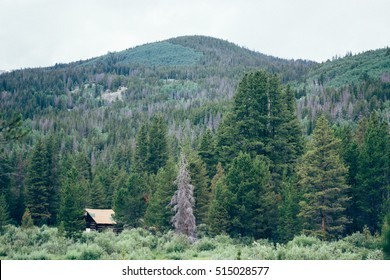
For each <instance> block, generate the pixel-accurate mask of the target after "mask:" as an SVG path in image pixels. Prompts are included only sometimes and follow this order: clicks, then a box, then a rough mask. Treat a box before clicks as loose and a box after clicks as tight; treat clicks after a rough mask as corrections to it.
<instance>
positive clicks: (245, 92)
mask: <svg viewBox="0 0 390 280" xmlns="http://www.w3.org/2000/svg"><path fill="white" fill-rule="evenodd" d="M216 139H217V141H216V142H217V143H216V154H217V155H218V159H220V160H221V162H222V164H223V165H224V166H226V165H227V164H229V163H231V161H232V160H233V158H235V157H236V156H237V155H238V153H239V152H240V151H242V152H245V153H249V154H250V155H251V156H253V157H254V156H256V155H265V156H267V157H268V158H269V159H270V160H271V162H270V170H271V172H272V176H273V178H274V179H273V184H274V185H276V186H279V184H280V182H281V178H282V177H283V176H285V175H287V176H291V175H292V174H293V173H294V170H295V162H296V160H297V158H298V157H299V156H300V155H301V154H302V151H303V139H302V131H301V127H300V124H299V120H298V117H297V114H296V104H295V99H294V94H293V92H292V90H291V89H290V87H287V88H284V87H283V86H282V85H281V82H280V80H279V78H278V77H277V76H276V75H274V74H269V73H267V72H265V71H256V72H253V73H249V74H246V75H245V76H244V77H243V78H242V80H241V81H240V83H239V85H238V88H237V91H236V94H235V96H234V100H233V109H232V111H231V113H230V114H228V116H227V117H226V118H225V120H224V122H223V123H222V125H221V126H220V128H219V129H218V131H217V137H216Z"/></svg>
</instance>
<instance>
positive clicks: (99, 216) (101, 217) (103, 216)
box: [84, 208, 116, 232]
mask: <svg viewBox="0 0 390 280" xmlns="http://www.w3.org/2000/svg"><path fill="white" fill-rule="evenodd" d="M114 215H115V212H114V210H112V209H91V208H87V209H85V213H84V218H85V223H86V231H87V232H89V231H99V232H100V231H103V230H106V229H109V230H113V231H116V228H115V226H116V222H115V220H114V217H113V216H114Z"/></svg>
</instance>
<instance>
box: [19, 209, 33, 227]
mask: <svg viewBox="0 0 390 280" xmlns="http://www.w3.org/2000/svg"><path fill="white" fill-rule="evenodd" d="M33 226H34V221H33V219H32V218H31V213H30V210H29V209H28V208H26V211H24V214H23V217H22V224H21V228H22V229H27V228H31V227H33Z"/></svg>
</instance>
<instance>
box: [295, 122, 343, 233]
mask: <svg viewBox="0 0 390 280" xmlns="http://www.w3.org/2000/svg"><path fill="white" fill-rule="evenodd" d="M339 143H340V141H339V140H338V139H337V138H335V136H334V133H333V130H332V129H331V127H330V126H329V123H328V121H327V120H326V119H325V117H323V116H322V117H320V118H319V119H318V120H317V122H316V128H315V129H314V132H313V140H312V142H311V145H310V147H309V150H308V151H307V152H306V154H305V155H304V156H303V159H302V164H301V165H300V166H299V170H298V175H299V185H300V186H301V187H302V193H303V199H302V201H301V202H300V206H301V210H300V213H299V216H300V217H302V218H303V220H304V224H303V229H304V232H305V233H309V234H314V235H317V236H319V237H321V238H323V239H331V238H335V237H338V236H339V235H341V234H343V233H344V231H345V228H346V225H347V224H348V222H349V221H348V218H347V216H346V214H345V210H346V207H347V203H348V200H349V199H350V198H349V197H348V196H347V191H348V188H349V186H348V185H347V183H346V178H347V174H348V173H347V172H348V170H347V168H346V167H345V165H344V163H343V162H342V160H341V158H340V154H339Z"/></svg>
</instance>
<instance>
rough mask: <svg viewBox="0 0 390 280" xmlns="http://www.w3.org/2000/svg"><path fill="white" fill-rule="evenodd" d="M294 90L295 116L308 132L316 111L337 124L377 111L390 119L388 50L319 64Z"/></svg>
mask: <svg viewBox="0 0 390 280" xmlns="http://www.w3.org/2000/svg"><path fill="white" fill-rule="evenodd" d="M296 88H297V97H298V98H299V100H298V113H299V115H300V118H301V119H302V120H303V122H304V124H305V125H306V127H307V128H308V131H309V132H310V131H311V128H312V124H313V120H314V119H315V117H316V115H317V114H318V113H319V112H324V113H325V114H327V115H329V116H330V117H331V118H332V119H334V120H337V121H339V122H340V121H349V122H357V121H358V120H359V119H360V118H361V117H362V116H366V115H368V114H369V112H371V111H373V110H377V111H379V112H380V113H381V115H382V117H383V118H385V119H387V120H390V101H389V100H390V50H389V49H388V48H386V49H378V50H372V51H367V52H364V53H361V54H358V55H348V56H346V57H343V58H338V59H334V60H332V61H327V62H325V63H322V64H319V65H317V66H315V67H313V68H312V69H310V71H308V73H307V75H306V80H305V82H304V83H300V84H299V85H298V86H297V87H296Z"/></svg>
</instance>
